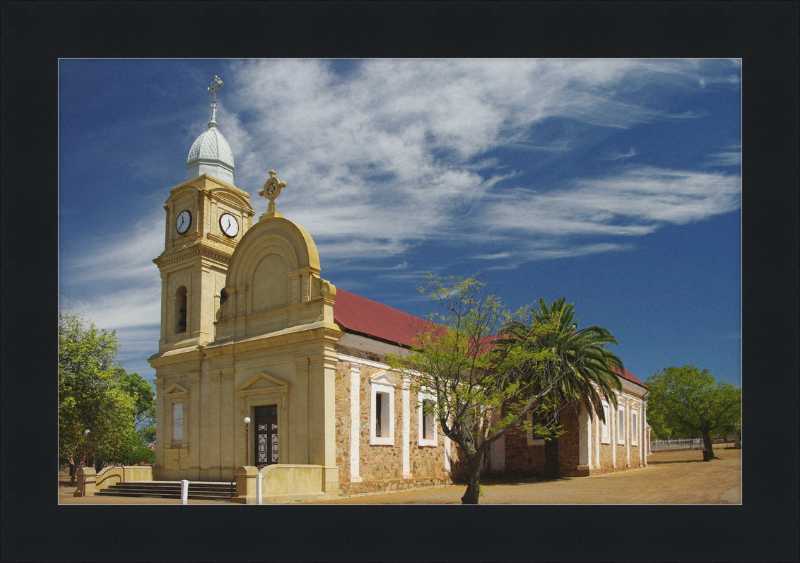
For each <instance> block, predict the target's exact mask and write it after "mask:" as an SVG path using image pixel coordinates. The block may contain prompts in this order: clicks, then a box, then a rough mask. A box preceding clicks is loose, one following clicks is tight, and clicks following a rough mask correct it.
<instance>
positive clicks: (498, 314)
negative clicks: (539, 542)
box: [387, 274, 554, 504]
mask: <svg viewBox="0 0 800 563" xmlns="http://www.w3.org/2000/svg"><path fill="white" fill-rule="evenodd" d="M426 278H427V280H428V286H427V288H420V289H419V291H420V292H421V293H422V294H423V295H425V296H426V297H427V298H428V299H430V300H431V301H433V302H434V303H437V304H438V305H439V306H441V307H442V309H443V312H441V313H434V314H432V315H431V316H429V320H430V322H429V323H426V324H425V325H423V326H414V330H415V331H416V332H417V341H418V343H417V345H415V346H413V347H412V349H411V350H409V351H408V353H407V354H402V355H390V356H389V357H388V358H387V360H388V362H389V364H390V365H391V366H392V368H394V369H399V370H401V371H402V372H403V373H405V374H407V375H408V376H409V380H410V388H411V389H412V390H414V391H417V392H420V391H424V392H428V393H431V394H432V395H434V396H435V401H433V402H432V403H431V404H430V405H424V406H423V407H422V408H423V415H426V416H427V415H433V416H434V417H435V419H436V420H438V422H439V424H440V425H441V428H442V431H443V433H444V435H445V436H447V437H448V438H450V439H451V440H452V441H454V442H455V443H456V444H457V445H458V446H459V448H460V449H461V452H462V454H463V455H464V456H465V461H466V466H467V467H466V469H467V490H466V492H465V493H464V496H462V498H461V502H462V503H463V504H477V503H478V499H479V495H480V470H481V461H482V459H483V456H484V454H485V453H486V451H487V450H488V448H489V446H490V445H491V444H492V442H494V441H495V440H497V439H499V438H500V437H502V436H504V435H505V434H506V433H507V432H508V431H509V430H511V429H512V428H520V429H522V430H523V431H527V430H528V429H531V428H532V427H533V425H532V424H531V423H529V422H526V421H525V414H526V413H527V412H529V411H534V412H537V413H538V411H539V410H540V409H541V407H542V403H543V398H544V397H545V396H546V395H547V394H548V393H549V392H550V391H551V390H552V388H551V387H549V386H548V385H547V384H540V385H535V383H534V382H533V381H532V380H531V378H529V377H524V376H525V374H526V373H528V371H526V369H525V367H526V366H529V365H530V364H533V363H536V362H538V361H541V360H542V359H543V358H545V357H547V356H548V354H549V352H547V351H544V352H542V351H538V350H533V349H531V348H525V347H514V346H498V345H497V343H498V342H499V341H501V340H502V338H500V339H498V337H497V331H498V329H500V327H501V326H503V324H504V323H506V322H508V321H509V320H511V315H510V314H509V313H508V312H507V311H505V310H504V309H503V307H502V305H501V303H500V300H499V298H497V297H496V296H495V295H490V294H489V293H488V292H487V290H486V284H484V283H482V282H480V281H479V280H478V279H477V276H475V277H474V278H467V279H461V278H455V277H453V276H450V277H448V278H439V277H438V276H435V275H432V274H428V275H427V276H426ZM537 330H541V331H546V330H550V328H549V327H537ZM492 418H494V419H495V421H496V423H495V424H493V423H492ZM535 429H536V430H537V432H539V433H541V434H547V433H548V432H553V431H554V430H553V428H552V427H549V428H548V427H545V426H544V425H536V427H535Z"/></svg>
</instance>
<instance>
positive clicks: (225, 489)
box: [95, 481, 236, 501]
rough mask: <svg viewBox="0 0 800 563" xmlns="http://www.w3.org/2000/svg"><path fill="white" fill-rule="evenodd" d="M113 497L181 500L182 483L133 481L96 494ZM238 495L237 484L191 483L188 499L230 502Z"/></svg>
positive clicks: (118, 484)
mask: <svg viewBox="0 0 800 563" xmlns="http://www.w3.org/2000/svg"><path fill="white" fill-rule="evenodd" d="M95 494H96V495H100V496H113V497H147V498H175V499H180V498H181V482H180V481H131V482H127V483H117V484H116V485H111V486H110V487H108V488H107V489H102V490H100V491H97V492H96V493H95ZM235 495H236V484H234V483H231V482H221V483H215V482H208V481H190V482H189V493H188V498H189V499H191V500H222V501H226V500H227V501H229V500H231V498H232V497H233V496H235Z"/></svg>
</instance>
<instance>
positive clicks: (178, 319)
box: [175, 286, 186, 334]
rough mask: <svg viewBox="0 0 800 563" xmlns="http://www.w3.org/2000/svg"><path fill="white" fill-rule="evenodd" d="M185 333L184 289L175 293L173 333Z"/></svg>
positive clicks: (180, 288) (181, 288)
mask: <svg viewBox="0 0 800 563" xmlns="http://www.w3.org/2000/svg"><path fill="white" fill-rule="evenodd" d="M182 332H186V287H184V286H180V287H179V288H178V291H176V292H175V333H176V334H180V333H182Z"/></svg>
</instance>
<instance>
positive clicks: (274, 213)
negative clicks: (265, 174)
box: [258, 170, 286, 220]
mask: <svg viewBox="0 0 800 563" xmlns="http://www.w3.org/2000/svg"><path fill="white" fill-rule="evenodd" d="M285 187H286V182H282V181H280V180H278V179H277V178H276V177H275V171H274V170H270V171H269V179H268V180H267V181H266V183H265V184H264V187H263V188H261V189H260V190H258V195H263V196H264V197H265V198H267V199H268V200H269V207H267V212H266V213H264V214H263V215H262V216H261V217H259V220H261V219H262V218H264V217H283V215H282V214H281V213H280V212H279V211H278V210H277V209H275V198H276V197H278V196H279V195H281V188H285Z"/></svg>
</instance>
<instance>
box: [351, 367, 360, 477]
mask: <svg viewBox="0 0 800 563" xmlns="http://www.w3.org/2000/svg"><path fill="white" fill-rule="evenodd" d="M360 428H361V364H356V363H354V362H350V481H351V482H353V483H360V482H361V477H360V476H359V460H360V457H359V456H360V455H361V454H360V450H359V446H360V444H361V432H360V431H359V429H360Z"/></svg>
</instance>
